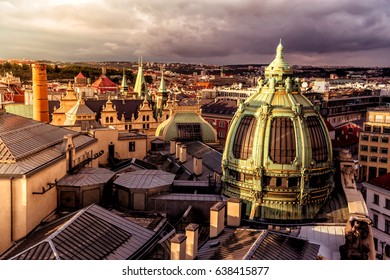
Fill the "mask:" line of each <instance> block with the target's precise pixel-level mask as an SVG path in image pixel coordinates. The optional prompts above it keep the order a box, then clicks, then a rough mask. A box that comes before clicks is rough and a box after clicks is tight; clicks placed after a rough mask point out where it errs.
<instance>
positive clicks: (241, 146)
mask: <svg viewBox="0 0 390 280" xmlns="http://www.w3.org/2000/svg"><path fill="white" fill-rule="evenodd" d="M256 123H257V121H256V118H255V117H254V116H243V117H242V118H241V120H240V123H239V125H238V128H237V131H236V135H235V136H234V141H233V155H234V156H235V157H236V158H238V159H244V160H246V159H248V158H249V157H250V156H251V155H252V146H253V140H254V134H255V128H256Z"/></svg>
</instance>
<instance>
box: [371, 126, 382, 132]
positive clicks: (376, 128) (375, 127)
mask: <svg viewBox="0 0 390 280" xmlns="http://www.w3.org/2000/svg"><path fill="white" fill-rule="evenodd" d="M373 132H374V133H381V127H380V126H376V125H374V128H373Z"/></svg>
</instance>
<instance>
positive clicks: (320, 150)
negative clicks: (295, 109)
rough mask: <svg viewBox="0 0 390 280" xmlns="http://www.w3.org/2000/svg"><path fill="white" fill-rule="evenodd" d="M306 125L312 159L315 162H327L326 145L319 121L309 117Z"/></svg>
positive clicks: (316, 118)
mask: <svg viewBox="0 0 390 280" xmlns="http://www.w3.org/2000/svg"><path fill="white" fill-rule="evenodd" d="M306 123H307V128H308V130H309V135H310V142H311V148H312V158H313V159H314V160H315V161H316V162H324V161H327V160H328V145H327V143H326V138H325V131H324V130H323V129H322V125H321V122H320V119H319V118H318V117H315V116H311V117H308V118H307V120H306Z"/></svg>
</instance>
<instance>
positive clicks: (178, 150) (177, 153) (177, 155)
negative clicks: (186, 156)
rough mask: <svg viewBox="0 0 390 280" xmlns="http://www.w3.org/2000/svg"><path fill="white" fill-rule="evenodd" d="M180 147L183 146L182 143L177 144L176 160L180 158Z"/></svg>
mask: <svg viewBox="0 0 390 280" xmlns="http://www.w3.org/2000/svg"><path fill="white" fill-rule="evenodd" d="M180 146H181V143H180V142H176V151H175V158H179V157H180Z"/></svg>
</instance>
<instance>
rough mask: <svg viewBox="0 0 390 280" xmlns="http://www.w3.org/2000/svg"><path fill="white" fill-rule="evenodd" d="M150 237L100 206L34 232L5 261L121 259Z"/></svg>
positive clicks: (132, 252) (147, 233)
mask: <svg viewBox="0 0 390 280" xmlns="http://www.w3.org/2000/svg"><path fill="white" fill-rule="evenodd" d="M48 233H49V234H48ZM153 235H154V232H153V231H151V230H148V229H146V228H144V227H142V226H140V225H137V224H135V223H133V222H131V221H129V220H127V219H125V218H122V217H120V216H118V215H116V214H113V213H111V212H110V211H108V210H106V209H104V208H102V207H100V206H97V205H91V206H89V207H87V208H84V209H82V210H80V211H78V212H77V213H76V214H74V215H73V216H71V217H70V218H68V219H65V220H64V222H63V223H53V225H52V226H51V227H50V226H48V227H45V228H42V229H41V230H39V231H37V232H35V233H34V234H33V235H31V236H30V238H29V239H26V240H25V242H26V244H23V243H21V244H20V245H19V246H18V247H16V248H15V251H14V254H12V251H11V253H10V255H11V254H12V256H10V255H9V257H7V256H6V258H7V259H8V258H11V259H15V260H125V259H129V258H131V256H132V255H133V254H134V253H136V252H138V250H139V249H140V248H141V247H142V246H143V245H145V244H146V243H147V242H148V241H149V240H150V239H151V238H152V237H153ZM26 245H29V246H28V247H26ZM22 248H24V250H23V251H21V249H22ZM16 252H17V253H16ZM15 253H16V254H15Z"/></svg>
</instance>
